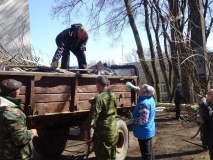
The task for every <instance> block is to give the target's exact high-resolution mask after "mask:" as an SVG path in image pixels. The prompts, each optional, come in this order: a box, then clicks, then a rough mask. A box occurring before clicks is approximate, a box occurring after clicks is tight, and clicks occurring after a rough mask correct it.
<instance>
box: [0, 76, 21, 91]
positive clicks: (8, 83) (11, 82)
mask: <svg viewBox="0 0 213 160" xmlns="http://www.w3.org/2000/svg"><path fill="white" fill-rule="evenodd" d="M21 86H22V83H21V82H20V81H17V80H15V79H6V80H4V81H2V82H1V92H4V93H5V92H6V93H12V92H14V91H16V90H17V89H19V88H20V87H21Z"/></svg>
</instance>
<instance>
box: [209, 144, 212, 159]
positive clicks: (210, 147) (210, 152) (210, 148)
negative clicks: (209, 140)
mask: <svg viewBox="0 0 213 160" xmlns="http://www.w3.org/2000/svg"><path fill="white" fill-rule="evenodd" d="M208 149H209V155H210V160H213V146H208Z"/></svg>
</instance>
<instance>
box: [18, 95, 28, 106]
mask: <svg viewBox="0 0 213 160" xmlns="http://www.w3.org/2000/svg"><path fill="white" fill-rule="evenodd" d="M18 98H20V99H21V103H22V104H23V103H25V100H26V99H25V98H26V97H25V95H19V96H18Z"/></svg>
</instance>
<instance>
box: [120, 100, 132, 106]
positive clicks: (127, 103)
mask: <svg viewBox="0 0 213 160" xmlns="http://www.w3.org/2000/svg"><path fill="white" fill-rule="evenodd" d="M131 105H132V103H131V99H130V98H122V99H119V100H118V106H119V107H128V106H131Z"/></svg>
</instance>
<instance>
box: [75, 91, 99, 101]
mask: <svg viewBox="0 0 213 160" xmlns="http://www.w3.org/2000/svg"><path fill="white" fill-rule="evenodd" d="M97 94H98V93H77V97H78V100H79V101H83V100H89V99H90V98H92V97H95V96H97Z"/></svg>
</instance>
